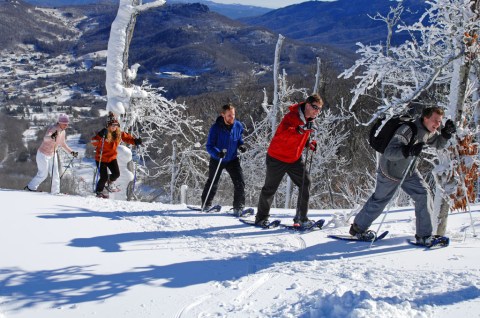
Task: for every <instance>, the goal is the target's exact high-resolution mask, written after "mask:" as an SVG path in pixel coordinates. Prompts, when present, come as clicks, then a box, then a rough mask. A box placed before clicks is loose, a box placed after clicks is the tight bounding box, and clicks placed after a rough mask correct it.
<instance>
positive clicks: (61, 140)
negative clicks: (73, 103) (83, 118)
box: [24, 114, 78, 194]
mask: <svg viewBox="0 0 480 318" xmlns="http://www.w3.org/2000/svg"><path fill="white" fill-rule="evenodd" d="M68 124H69V118H68V115H66V114H60V115H59V116H58V120H57V123H56V124H55V125H51V126H49V127H48V128H47V131H46V133H45V135H44V136H43V142H42V144H41V145H40V148H38V150H37V156H36V161H37V168H38V172H37V174H36V175H35V177H33V179H32V180H31V181H30V182H29V183H28V184H27V186H26V187H25V188H24V190H28V191H37V188H38V186H39V185H40V184H41V183H42V182H43V181H44V180H45V179H46V178H47V177H48V175H49V174H52V187H51V189H50V191H51V193H52V194H58V193H60V177H59V174H58V160H57V156H56V151H57V148H58V147H62V148H63V149H65V150H66V151H67V152H68V153H69V154H71V155H72V156H73V157H74V158H77V157H78V152H76V151H73V150H72V149H70V147H69V146H68V145H67V143H66V141H65V140H66V132H65V130H66V129H67V127H68Z"/></svg>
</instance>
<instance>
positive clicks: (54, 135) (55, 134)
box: [50, 130, 58, 140]
mask: <svg viewBox="0 0 480 318" xmlns="http://www.w3.org/2000/svg"><path fill="white" fill-rule="evenodd" d="M57 136H58V131H57V130H55V132H54V133H53V134H52V135H51V136H50V138H52V139H54V140H57Z"/></svg>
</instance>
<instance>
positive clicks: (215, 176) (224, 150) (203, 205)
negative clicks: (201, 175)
mask: <svg viewBox="0 0 480 318" xmlns="http://www.w3.org/2000/svg"><path fill="white" fill-rule="evenodd" d="M222 152H223V153H226V152H227V149H223V150H222ZM222 160H223V158H220V161H219V162H218V165H217V170H215V175H214V176H213V179H212V183H210V188H209V189H208V192H207V196H206V197H205V201H203V203H202V209H201V211H202V212H203V209H204V208H205V203H206V202H207V201H208V196H209V195H210V191H211V190H212V187H213V184H214V183H215V179H216V178H217V173H218V170H219V169H220V165H221V164H222Z"/></svg>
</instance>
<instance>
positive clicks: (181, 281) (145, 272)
mask: <svg viewBox="0 0 480 318" xmlns="http://www.w3.org/2000/svg"><path fill="white" fill-rule="evenodd" d="M0 202H2V208H1V212H0V317H1V318H5V317H8V318H10V317H25V318H27V317H28V318H31V317H35V318H42V317H44V318H47V317H48V318H55V317H69V318H76V317H135V318H136V317H142V318H143V317H393V318H395V317H480V289H479V288H480V275H479V274H480V262H479V259H480V258H479V255H480V253H479V251H480V241H479V239H478V238H473V237H472V229H471V227H470V216H469V214H468V213H460V214H454V215H452V216H451V217H450V224H449V235H450V236H451V237H454V238H455V239H454V240H453V241H452V243H451V245H450V246H449V247H447V248H444V249H437V250H428V251H425V250H423V249H420V248H416V247H413V246H410V245H408V244H407V243H406V239H407V238H410V237H411V236H412V235H413V233H414V230H413V229H414V219H413V211H412V209H410V208H404V209H398V210H395V211H392V212H390V214H389V215H388V216H387V222H386V223H385V224H384V225H383V228H382V229H385V230H389V231H390V233H391V235H389V236H387V238H386V239H384V240H382V241H379V242H377V243H375V244H374V246H373V247H372V248H370V246H369V244H368V243H348V242H345V241H335V240H332V239H329V238H327V234H330V233H346V232H347V227H329V228H327V229H325V230H323V231H318V232H313V233H308V234H302V235H300V234H296V233H292V232H289V231H287V230H285V229H280V228H279V229H272V230H261V229H258V228H254V227H249V226H247V225H245V224H242V223H240V222H239V221H238V220H236V219H235V218H233V217H232V216H229V215H228V214H227V213H225V211H226V210H227V209H228V208H224V209H223V210H222V211H223V212H220V213H216V214H205V213H203V214H202V213H200V212H195V211H191V210H188V209H186V207H184V206H179V205H161V204H158V203H155V204H150V203H140V202H126V201H110V200H103V199H96V198H94V197H80V196H62V195H59V196H52V195H50V194H47V193H29V192H21V191H13V190H0ZM473 209H474V210H475V211H474V212H473V221H474V222H475V224H476V229H475V230H476V232H477V233H478V232H480V212H478V207H477V206H474V207H473ZM344 212H348V211H344ZM341 214H342V211H336V216H339V215H341ZM292 215H293V211H286V210H280V209H278V210H277V209H274V210H272V217H278V218H281V219H282V221H283V222H284V223H288V222H290V221H291V217H292ZM310 217H311V218H314V219H318V218H325V219H326V220H327V221H328V220H330V219H331V218H332V212H330V211H320V210H313V211H311V213H310ZM377 226H378V224H375V225H374V227H373V229H376V227H377Z"/></svg>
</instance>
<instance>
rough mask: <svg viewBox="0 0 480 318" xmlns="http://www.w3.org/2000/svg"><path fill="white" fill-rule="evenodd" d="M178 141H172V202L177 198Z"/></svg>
mask: <svg viewBox="0 0 480 318" xmlns="http://www.w3.org/2000/svg"><path fill="white" fill-rule="evenodd" d="M176 162H177V141H176V140H173V141H172V179H171V180H170V203H171V204H173V203H174V202H173V201H174V198H175V181H176V180H177V167H176Z"/></svg>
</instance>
